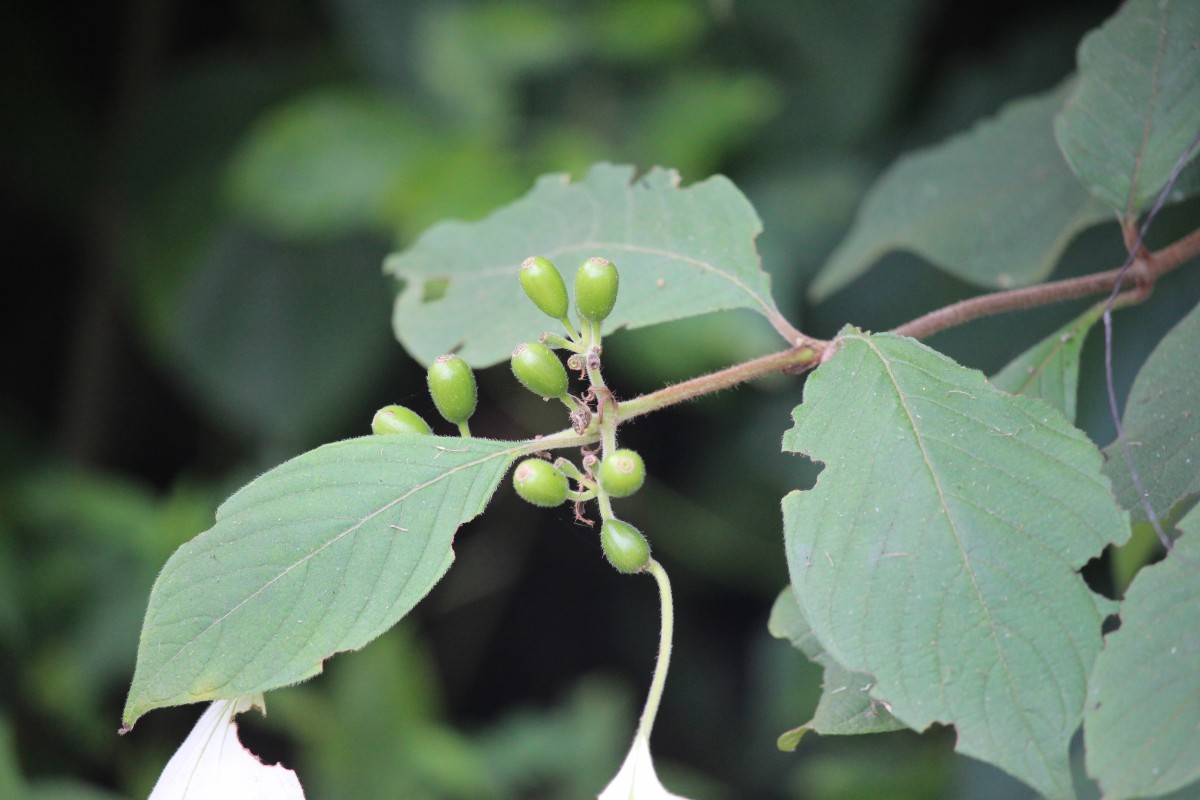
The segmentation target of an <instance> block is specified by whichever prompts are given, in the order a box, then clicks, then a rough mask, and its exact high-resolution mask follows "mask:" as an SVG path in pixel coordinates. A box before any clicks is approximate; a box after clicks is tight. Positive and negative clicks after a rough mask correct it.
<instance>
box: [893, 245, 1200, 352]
mask: <svg viewBox="0 0 1200 800" xmlns="http://www.w3.org/2000/svg"><path fill="white" fill-rule="evenodd" d="M1197 255H1200V229H1198V230H1195V231H1192V232H1191V233H1189V234H1188V235H1187V236H1184V237H1183V238H1182V239H1179V240H1178V241H1176V242H1175V243H1173V244H1171V245H1168V246H1167V247H1164V248H1162V249H1161V250H1157V251H1155V252H1153V253H1150V254H1149V256H1148V257H1147V258H1146V259H1144V260H1139V261H1138V262H1135V267H1134V269H1133V270H1131V271H1130V274H1131V275H1132V276H1133V278H1134V280H1135V281H1136V282H1137V283H1139V284H1152V283H1153V282H1154V281H1156V280H1158V278H1160V277H1162V276H1163V275H1166V274H1167V273H1168V272H1170V271H1171V270H1173V269H1175V268H1177V267H1179V266H1181V265H1183V264H1185V263H1186V262H1188V261H1189V260H1191V259H1192V258H1194V257H1196V256H1197ZM1120 274H1121V270H1120V269H1111V270H1108V271H1106V272H1097V273H1095V274H1094V275H1083V276H1081V277H1078V278H1067V279H1065V280H1061V281H1051V282H1050V283H1043V284H1039V285H1037V286H1028V287H1025V288H1023V289H1013V290H1011V291H1006V292H993V293H992V294H985V295H981V296H979V297H972V298H970V299H967V300H963V301H961V302H958V303H954V304H953V305H949V306H946V307H945V308H939V309H937V310H936V311H930V312H929V313H928V314H925V315H924V316H920V317H917V318H916V319H914V320H912V321H911V322H906V323H904V324H903V325H901V326H900V327H898V328H893V329H892V333H898V334H901V335H903V336H911V337H912V338H914V339H924V338H926V337H928V336H932V335H933V334H935V333H937V332H939V331H943V330H946V329H947V328H953V327H955V326H958V325H962V324H963V323H966V322H970V321H972V320H976V319H979V318H981V317H990V316H992V315H994V314H1003V313H1005V312H1007V311H1017V310H1020V309H1023V308H1034V307H1035V306H1044V305H1049V304H1050V303H1059V302H1062V301H1064V300H1075V299H1078V298H1080V297H1088V296H1090V295H1095V294H1105V293H1108V292H1111V291H1112V290H1113V287H1114V286H1116V285H1117V280H1118V276H1120ZM1145 294H1147V295H1148V293H1145Z"/></svg>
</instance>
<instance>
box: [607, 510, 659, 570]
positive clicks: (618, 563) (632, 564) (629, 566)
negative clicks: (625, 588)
mask: <svg viewBox="0 0 1200 800" xmlns="http://www.w3.org/2000/svg"><path fill="white" fill-rule="evenodd" d="M600 547H601V548H603V550H604V557H605V558H607V559H608V563H610V564H612V565H613V568H614V569H615V570H616V571H617V572H624V573H631V572H640V571H641V570H642V569H644V568H645V567H646V564H647V563H649V561H650V543H649V542H647V541H646V537H645V536H643V535H642V532H641V531H639V530H638V529H637V528H635V527H633V526H632V525H630V524H629V523H628V522H622V521H621V520H619V519H606V520H604V524H603V525H601V526H600Z"/></svg>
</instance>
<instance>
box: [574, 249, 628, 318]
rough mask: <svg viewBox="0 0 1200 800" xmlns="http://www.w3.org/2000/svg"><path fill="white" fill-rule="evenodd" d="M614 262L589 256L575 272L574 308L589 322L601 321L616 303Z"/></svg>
mask: <svg viewBox="0 0 1200 800" xmlns="http://www.w3.org/2000/svg"><path fill="white" fill-rule="evenodd" d="M619 282H620V281H619V279H618V277H617V266H616V264H614V263H612V262H611V261H609V260H608V259H607V258H589V259H588V260H587V261H585V262H583V265H582V266H581V267H580V268H579V272H577V273H575V308H576V309H578V310H579V316H581V317H583V318H584V319H586V320H588V321H589V322H593V323H599V322H603V321H604V320H605V319H606V318H607V317H608V315H609V314H610V313H612V310H613V306H614V305H616V303H617V285H618V283H619Z"/></svg>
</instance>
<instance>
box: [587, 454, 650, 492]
mask: <svg viewBox="0 0 1200 800" xmlns="http://www.w3.org/2000/svg"><path fill="white" fill-rule="evenodd" d="M598 477H599V478H600V485H601V486H602V487H603V488H604V491H605V492H607V493H608V494H609V495H610V496H612V497H628V496H629V495H631V494H633V493H634V492H636V491H637V490H638V489H640V488H642V484H643V483H644V482H645V480H646V464H645V462H643V461H642V457H641V456H640V455H638V454H637V452H636V451H634V450H614V451H612V452H611V453H609V454H608V455H606V456H605V457H604V460H603V461H601V462H600V475H599V476H598Z"/></svg>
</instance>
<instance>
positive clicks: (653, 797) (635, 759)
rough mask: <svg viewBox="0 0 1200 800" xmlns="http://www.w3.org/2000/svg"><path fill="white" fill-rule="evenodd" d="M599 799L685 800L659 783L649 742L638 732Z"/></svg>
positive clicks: (685, 799)
mask: <svg viewBox="0 0 1200 800" xmlns="http://www.w3.org/2000/svg"><path fill="white" fill-rule="evenodd" d="M599 800H687V798H685V797H681V796H680V795H677V794H671V793H670V792H668V791H667V790H666V789H665V788H663V785H662V784H661V783H659V780H658V775H657V774H655V772H654V762H653V761H652V760H651V758H650V742H649V740H647V739H646V737H644V736H642V735H641V733H640V732H639V733H638V735H637V736H635V737H634V739H633V747H631V748H630V749H629V755H627V756H625V763H624V764H622V765H621V769H620V770H618V771H617V776H616V777H615V778H613V779H612V781H611V782H610V783H609V784H608V786H606V787H604V791H603V792H601V793H600V797H599Z"/></svg>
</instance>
